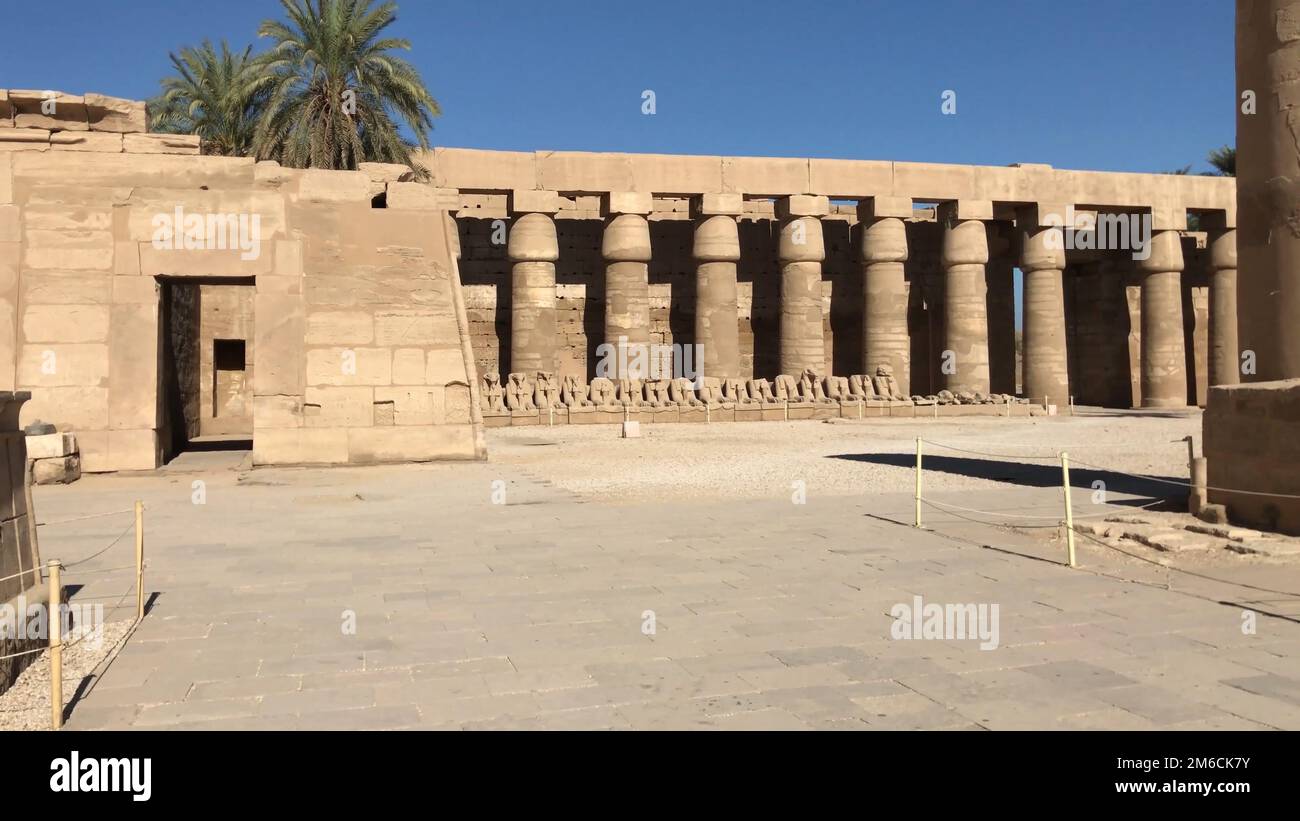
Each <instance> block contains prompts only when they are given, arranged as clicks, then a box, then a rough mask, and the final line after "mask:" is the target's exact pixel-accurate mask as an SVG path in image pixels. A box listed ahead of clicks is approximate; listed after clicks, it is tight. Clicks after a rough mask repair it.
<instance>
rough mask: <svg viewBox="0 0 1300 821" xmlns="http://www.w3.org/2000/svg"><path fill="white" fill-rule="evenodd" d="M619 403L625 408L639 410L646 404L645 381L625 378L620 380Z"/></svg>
mask: <svg viewBox="0 0 1300 821" xmlns="http://www.w3.org/2000/svg"><path fill="white" fill-rule="evenodd" d="M618 401H619V404H621V405H622V406H623V407H625V408H639V407H641V406H642V405H644V404H645V380H644V379H630V378H623V379H620V380H618Z"/></svg>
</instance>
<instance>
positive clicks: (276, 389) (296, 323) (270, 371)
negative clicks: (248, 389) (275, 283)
mask: <svg viewBox="0 0 1300 821" xmlns="http://www.w3.org/2000/svg"><path fill="white" fill-rule="evenodd" d="M253 311H254V316H256V317H257V321H256V322H255V323H254V345H253V351H254V356H255V357H256V367H255V368H254V369H253V392H254V394H255V395H257V396H269V395H272V394H283V395H285V396H301V395H302V388H303V368H302V352H303V333H304V330H305V328H304V325H305V320H304V318H303V302H302V297H300V296H291V295H281V294H265V293H262V292H260V291H259V292H258V293H257V294H256V295H255V296H254V297H253Z"/></svg>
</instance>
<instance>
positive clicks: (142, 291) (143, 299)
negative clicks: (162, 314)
mask: <svg viewBox="0 0 1300 821" xmlns="http://www.w3.org/2000/svg"><path fill="white" fill-rule="evenodd" d="M113 302H114V303H130V302H137V303H143V304H146V305H154V304H157V302H158V280H156V279H154V278H153V277H138V276H115V277H113Z"/></svg>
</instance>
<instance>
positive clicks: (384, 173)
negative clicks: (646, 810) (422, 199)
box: [357, 162, 415, 183]
mask: <svg viewBox="0 0 1300 821" xmlns="http://www.w3.org/2000/svg"><path fill="white" fill-rule="evenodd" d="M357 170H358V171H360V172H361V173H363V174H365V175H366V176H367V177H369V178H370V181H371V182H382V183H390V182H410V181H411V180H413V179H415V171H414V170H413V169H412V168H411V167H410V166H409V165H402V164H401V163H388V162H359V163H357Z"/></svg>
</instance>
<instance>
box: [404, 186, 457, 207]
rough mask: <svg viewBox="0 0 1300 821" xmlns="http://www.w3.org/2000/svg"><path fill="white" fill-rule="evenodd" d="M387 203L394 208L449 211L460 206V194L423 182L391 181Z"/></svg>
mask: <svg viewBox="0 0 1300 821" xmlns="http://www.w3.org/2000/svg"><path fill="white" fill-rule="evenodd" d="M386 203H387V207H388V208H390V209H393V210H413V211H448V210H456V209H458V208H460V195H459V192H457V191H456V190H455V189H449V188H435V187H434V186H432V185H426V184H425V183H422V182H390V183H389V184H388V194H387V197H386Z"/></svg>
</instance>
